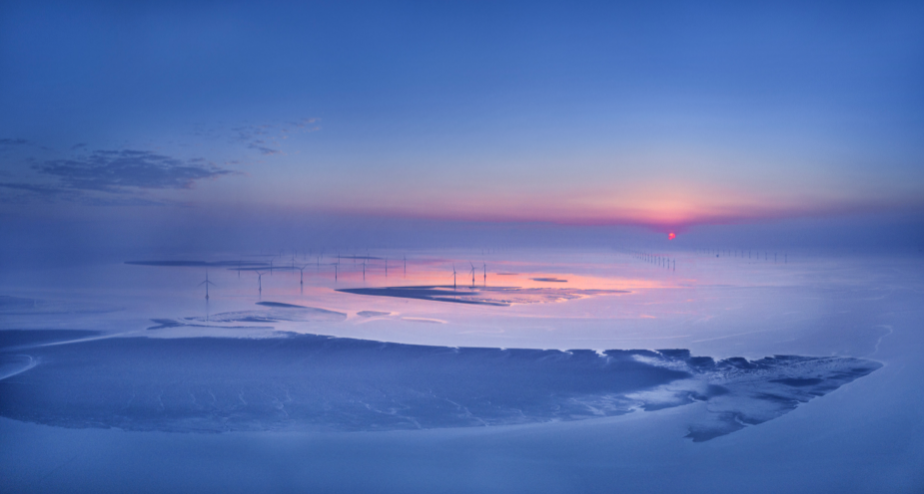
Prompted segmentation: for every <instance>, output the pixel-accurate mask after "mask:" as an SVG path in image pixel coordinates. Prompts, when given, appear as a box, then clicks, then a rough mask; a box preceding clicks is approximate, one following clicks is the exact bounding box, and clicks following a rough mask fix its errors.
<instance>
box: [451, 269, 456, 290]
mask: <svg viewBox="0 0 924 494" xmlns="http://www.w3.org/2000/svg"><path fill="white" fill-rule="evenodd" d="M452 289H453V290H455V289H456V265H455V264H453V265H452Z"/></svg>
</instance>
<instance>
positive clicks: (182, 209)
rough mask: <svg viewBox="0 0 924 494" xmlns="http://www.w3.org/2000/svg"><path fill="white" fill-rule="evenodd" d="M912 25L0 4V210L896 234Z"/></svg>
mask: <svg viewBox="0 0 924 494" xmlns="http://www.w3.org/2000/svg"><path fill="white" fill-rule="evenodd" d="M922 25H924V5H922V4H921V3H920V2H897V3H894V2H850V3H846V2H830V3H805V2H794V3H779V2H777V3H768V4H763V5H755V4H751V5H743V4H739V3H734V2H727V3H719V2H715V3H697V4H695V5H694V4H690V3H688V2H676V3H672V2H646V3H644V4H642V5H633V4H620V3H613V2H601V3H580V4H575V3H573V2H569V3H564V2H562V3H543V2H529V3H488V2H485V3H480V2H458V3H449V2H437V3H394V2H370V3H336V4H329V3H324V4H302V3H300V2H299V3H295V2H293V3H291V4H288V3H275V4H267V3H255V2H254V3H236V4H224V3H217V2H215V3H212V2H174V3H167V2H150V3H144V2H132V3H131V4H128V5H126V4H123V3H115V2H113V3H105V2H66V3H48V2H4V3H3V4H2V5H0V74H3V77H0V107H2V108H3V109H4V110H3V112H2V114H0V139H3V140H2V141H0V163H2V168H0V198H3V199H2V200H0V214H2V215H3V216H2V217H3V218H6V220H5V221H7V222H11V221H17V220H20V219H22V218H30V217H32V218H42V219H43V220H47V221H51V220H55V219H58V220H62V219H68V220H80V221H84V222H88V223H94V222H103V223H105V222H110V221H112V220H113V219H118V218H125V217H143V218H147V219H149V220H151V221H159V222H161V223H166V224H169V223H170V221H172V220H173V219H177V220H179V219H183V220H184V221H192V220H189V218H190V217H195V218H199V219H200V220H201V221H202V222H206V223H208V222H214V221H220V220H222V219H223V218H227V217H229V216H234V217H238V216H240V215H241V214H242V212H246V213H247V215H248V218H250V219H249V221H253V222H256V223H259V222H261V221H262V220H261V218H264V217H266V218H269V217H272V218H277V219H278V218H279V217H280V216H284V217H291V218H294V219H299V220H300V219H304V218H312V219H313V221H323V219H324V218H330V217H341V218H342V217H347V218H353V219H354V220H355V221H357V224H359V223H362V222H369V221H378V220H381V221H392V220H393V221H409V220H418V221H425V222H429V223H436V224H443V225H446V224H451V223H453V222H466V223H492V224H495V225H496V224H500V225H503V224H520V223H524V222H527V223H549V224H554V225H597V226H605V227H611V226H612V227H618V226H626V225H629V226H642V227H643V228H647V229H650V230H651V231H657V232H663V231H669V230H677V231H688V230H695V229H696V228H698V227H702V226H709V225H727V224H734V225H741V224H745V225H751V224H763V223H767V222H779V221H788V220H803V219H806V218H809V219H816V220H819V221H824V220H826V219H830V220H831V221H840V222H843V221H844V219H845V218H847V219H849V218H852V217H861V216H862V217H863V218H865V219H864V220H863V221H869V218H870V215H873V216H875V215H887V216H890V217H895V216H911V217H918V218H919V217H920V216H921V214H922V211H924V161H922V160H924V139H922V137H924V121H922V118H924V91H921V89H920V88H921V87H924V30H922V29H921V28H920V26H922ZM261 215H262V216H261Z"/></svg>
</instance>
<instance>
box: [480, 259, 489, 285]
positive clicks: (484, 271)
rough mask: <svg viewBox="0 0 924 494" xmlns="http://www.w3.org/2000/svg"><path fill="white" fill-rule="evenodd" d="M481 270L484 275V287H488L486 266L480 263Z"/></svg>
mask: <svg viewBox="0 0 924 494" xmlns="http://www.w3.org/2000/svg"><path fill="white" fill-rule="evenodd" d="M481 269H482V271H483V273H484V286H485V287H487V286H488V265H487V264H485V263H481Z"/></svg>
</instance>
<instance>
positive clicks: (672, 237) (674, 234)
mask: <svg viewBox="0 0 924 494" xmlns="http://www.w3.org/2000/svg"><path fill="white" fill-rule="evenodd" d="M676 237H677V234H676V233H674V232H670V233H668V234H667V239H668V240H674V238H676Z"/></svg>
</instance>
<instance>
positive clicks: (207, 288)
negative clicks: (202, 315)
mask: <svg viewBox="0 0 924 494" xmlns="http://www.w3.org/2000/svg"><path fill="white" fill-rule="evenodd" d="M202 285H205V299H206V300H208V299H209V285H213V286H214V285H215V283H212V282H211V281H209V272H208V271H206V272H205V281H203V282H202V283H199V285H198V286H202Z"/></svg>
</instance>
